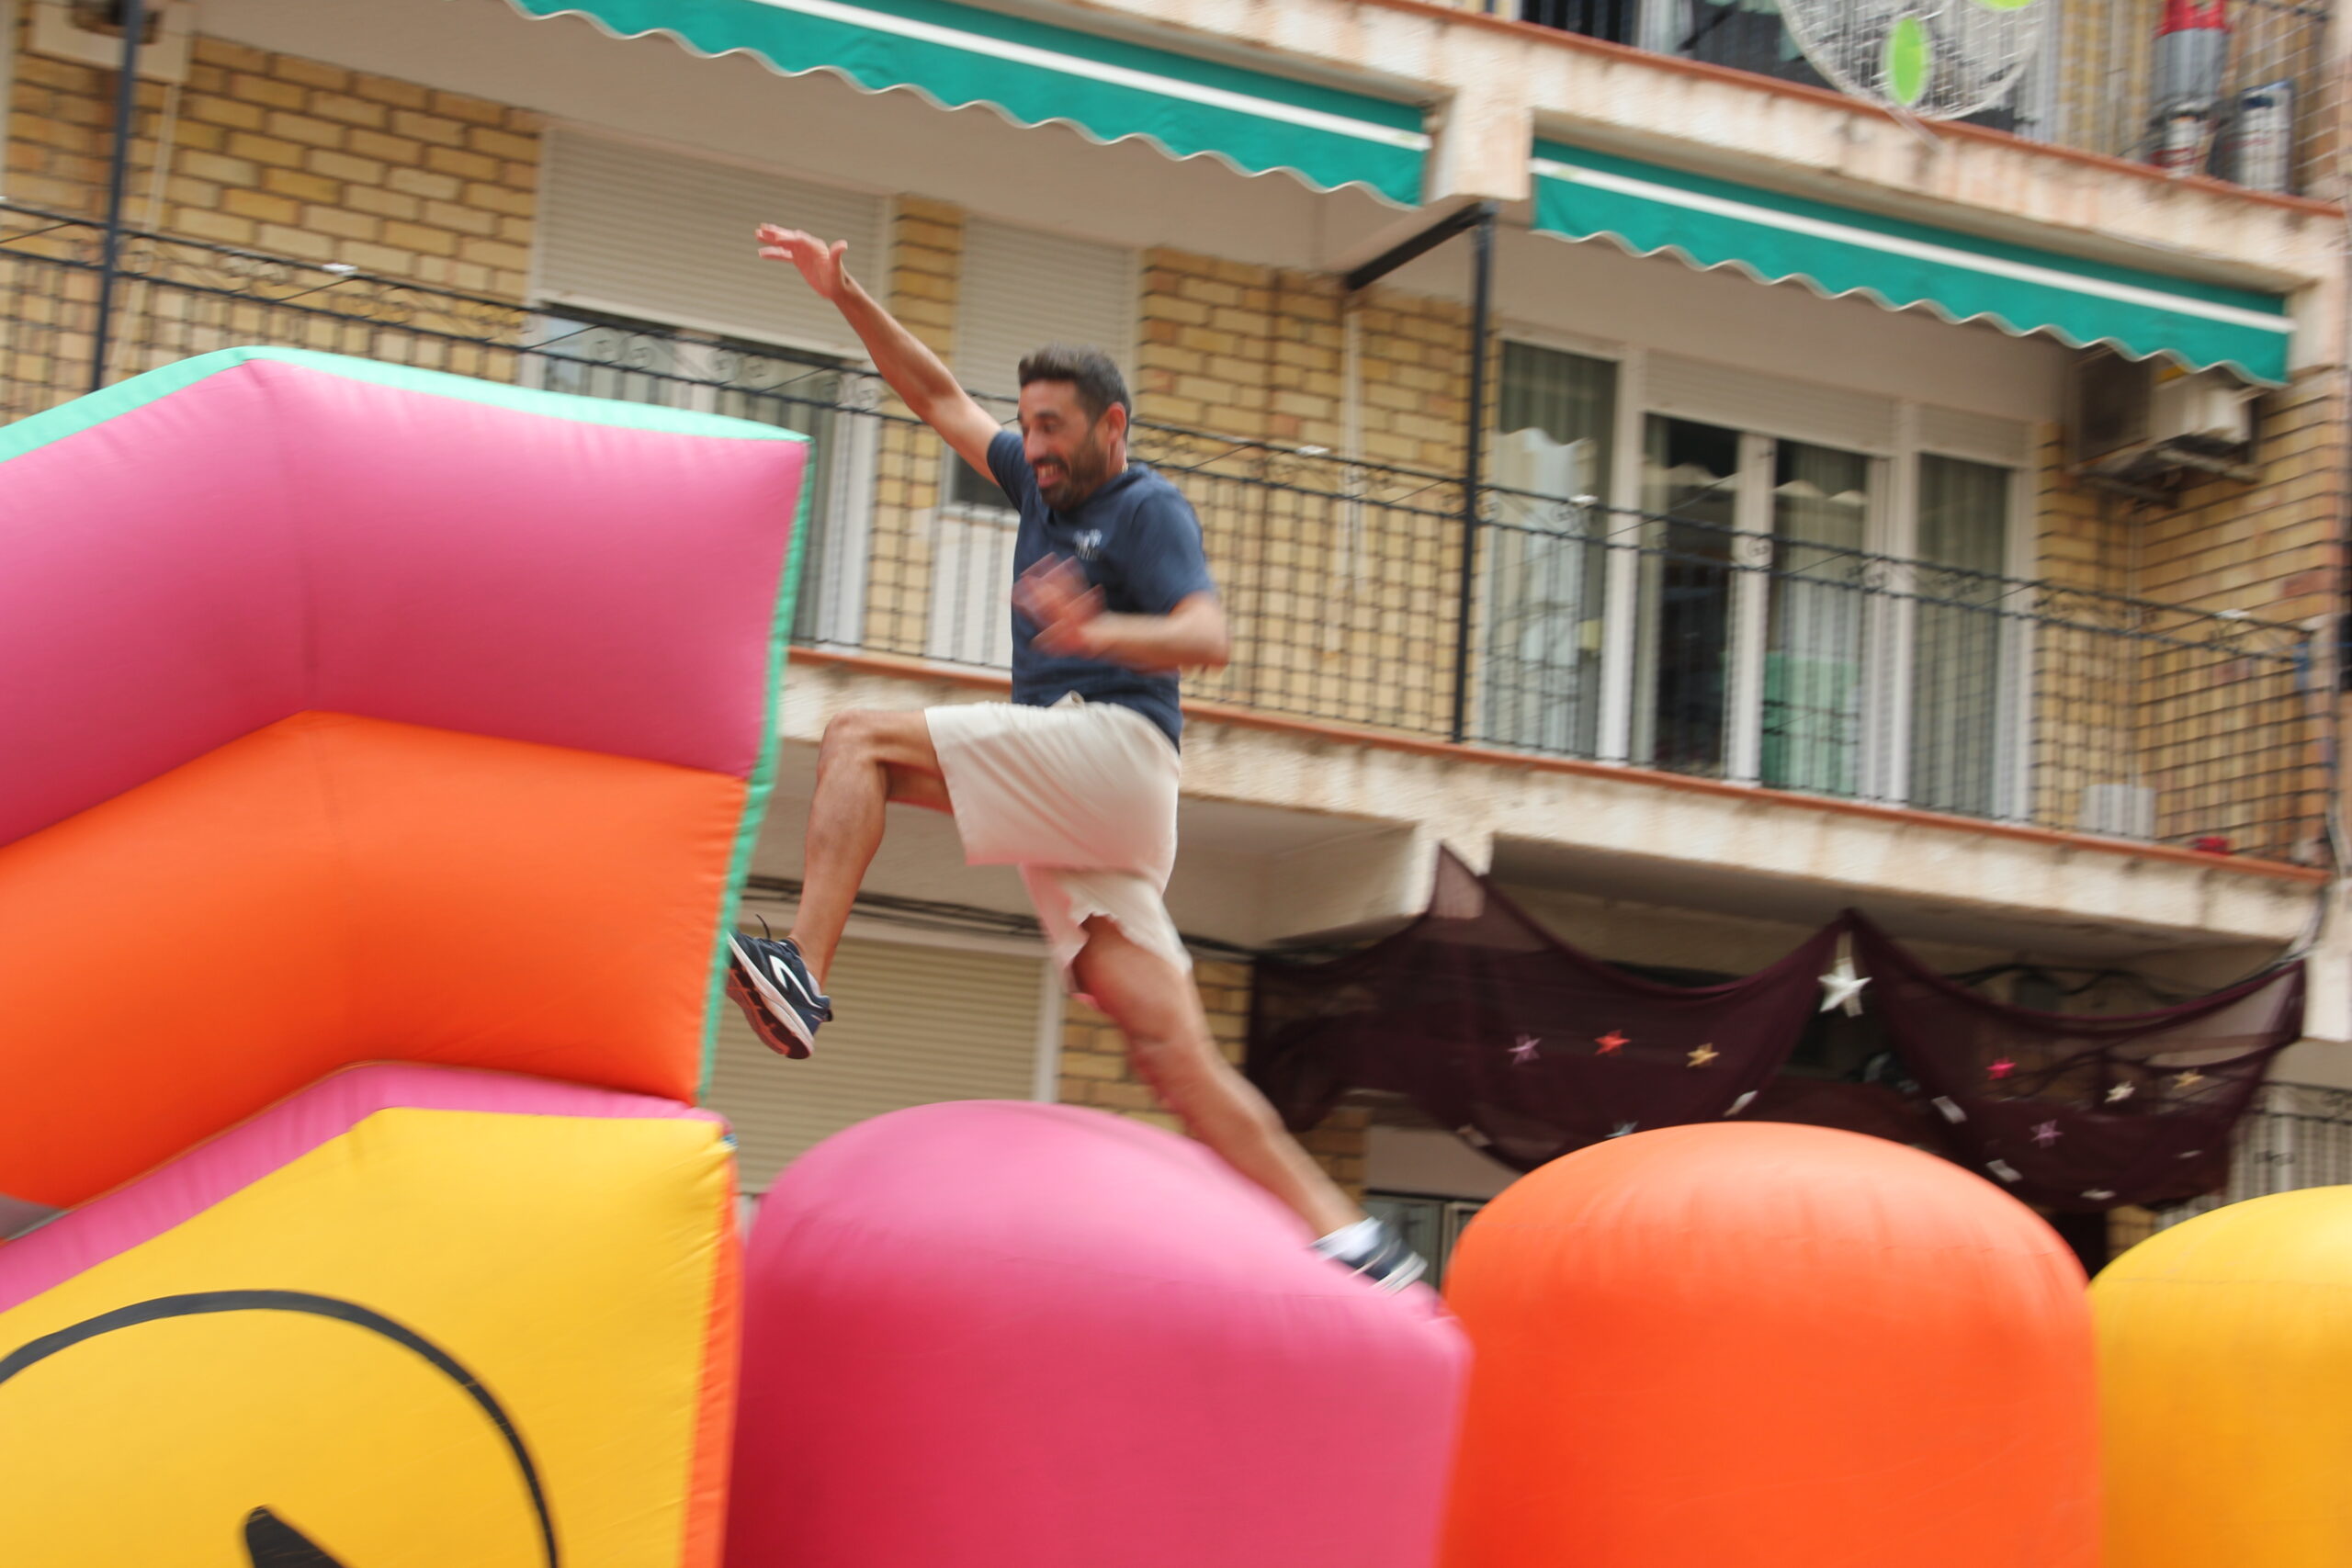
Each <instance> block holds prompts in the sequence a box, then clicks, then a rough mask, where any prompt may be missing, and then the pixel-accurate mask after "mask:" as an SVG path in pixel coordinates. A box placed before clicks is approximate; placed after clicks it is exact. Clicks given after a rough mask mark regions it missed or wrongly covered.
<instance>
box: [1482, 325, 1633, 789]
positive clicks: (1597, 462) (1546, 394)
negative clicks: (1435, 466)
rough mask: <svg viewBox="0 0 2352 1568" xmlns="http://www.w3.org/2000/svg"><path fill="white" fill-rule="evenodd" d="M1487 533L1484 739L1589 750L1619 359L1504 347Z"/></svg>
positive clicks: (1595, 730) (1596, 711)
mask: <svg viewBox="0 0 2352 1568" xmlns="http://www.w3.org/2000/svg"><path fill="white" fill-rule="evenodd" d="M1500 390H1501V396H1500V398H1499V400H1498V407H1497V410H1496V412H1497V424H1498V436H1497V439H1496V442H1495V448H1494V456H1493V461H1492V463H1491V464H1490V465H1489V469H1488V473H1489V478H1490V482H1491V483H1492V484H1493V485H1494V486H1495V487H1496V491H1495V493H1494V494H1493V496H1492V497H1491V498H1490V502H1491V504H1490V511H1489V513H1488V515H1489V517H1490V519H1491V525H1490V526H1489V527H1488V528H1487V530H1486V535H1485V538H1484V539H1483V541H1482V543H1481V549H1482V552H1483V558H1482V562H1481V564H1482V567H1483V571H1482V574H1481V575H1482V576H1483V578H1484V580H1485V589H1486V592H1485V603H1486V607H1487V628H1486V639H1485V640H1486V652H1487V658H1486V662H1485V667H1484V669H1483V671H1482V672H1481V674H1482V681H1481V686H1480V691H1481V694H1482V699H1483V700H1482V707H1483V710H1484V725H1483V728H1484V733H1485V738H1486V739H1490V740H1497V741H1500V742H1501V743H1503V744H1505V745H1510V746H1527V747H1532V748H1535V749H1537V750H1544V751H1557V752H1566V753H1568V754H1571V755H1577V756H1590V755H1592V754H1593V750H1594V746H1595V743H1596V740H1597V739H1598V735H1599V727H1600V646H1601V637H1600V630H1601V618H1602V615H1603V614H1604V609H1605V605H1604V594H1603V584H1604V581H1605V577H1606V558H1607V554H1608V552H1607V550H1606V549H1605V548H1604V547H1602V546H1601V545H1600V543H1599V539H1600V536H1601V535H1602V534H1604V533H1605V531H1606V528H1607V513H1604V512H1601V511H1600V510H1599V509H1598V508H1597V507H1596V506H1594V505H1592V504H1590V501H1591V500H1597V499H1599V498H1601V497H1605V496H1606V495H1607V494H1608V493H1609V458H1610V446H1611V438H1612V436H1613V434H1614V432H1615V427H1616V423H1617V367H1616V366H1615V365H1613V364H1611V362H1610V361H1608V360H1605V359H1592V358H1588V357H1587V356H1585V355H1579V354H1566V353H1562V352H1560V351H1558V350H1555V349H1548V348H1539V347H1536V346H1534V345H1532V344H1519V343H1507V344H1504V345H1503V363H1502V378H1501V388H1500Z"/></svg>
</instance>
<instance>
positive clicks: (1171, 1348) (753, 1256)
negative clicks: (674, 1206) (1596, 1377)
mask: <svg viewBox="0 0 2352 1568" xmlns="http://www.w3.org/2000/svg"><path fill="white" fill-rule="evenodd" d="M1307 1239H1308V1238H1307V1235H1306V1230H1305V1228H1304V1227H1303V1226H1302V1225H1301V1224H1299V1222H1298V1221H1297V1220H1296V1219H1295V1218H1293V1217H1292V1216H1291V1215H1290V1213H1288V1212H1287V1211H1285V1210H1283V1208H1282V1207H1280V1206H1279V1205H1278V1204H1276V1203H1275V1202H1273V1201H1272V1200H1271V1199H1269V1198H1267V1197H1266V1196H1265V1195H1264V1194H1262V1193H1261V1192H1260V1191H1258V1190H1257V1189H1255V1188H1253V1187H1251V1186H1250V1185H1248V1184H1247V1183H1245V1182H1243V1181H1242V1180H1241V1179H1239V1178H1238V1177H1236V1176H1234V1175H1233V1174H1231V1173H1230V1172H1229V1171H1227V1169H1226V1168H1224V1167H1223V1166H1222V1165H1220V1164H1219V1163H1218V1162H1217V1161H1216V1159H1215V1158H1214V1157H1212V1156H1210V1155H1209V1154H1208V1153H1207V1152H1206V1151H1204V1150H1203V1149H1202V1148H1200V1147H1199V1146H1197V1145H1193V1144H1191V1143H1188V1142H1186V1141H1185V1140H1183V1139H1182V1138H1178V1137H1174V1136H1172V1135H1170V1134H1166V1133H1162V1132H1159V1131H1156V1130H1155V1129H1152V1128H1150V1127H1147V1126H1142V1125H1139V1124H1137V1123H1136V1122H1129V1121H1124V1120H1121V1119H1119V1118H1117V1117H1113V1116H1108V1115H1104V1114H1103V1113H1101V1112H1099V1111H1080V1110H1075V1109H1072V1108H1070V1107H1067V1106H1053V1105H1030V1104H1020V1103H1012V1102H1002V1101H965V1102H962V1103H958V1104H949V1105H931V1106H922V1107H919V1108H917V1109H915V1110H912V1111H899V1112H898V1113H896V1114H894V1115H889V1116H885V1117H881V1118H878V1119H876V1120H875V1121H872V1122H865V1123H864V1124H862V1125H860V1126H857V1127H854V1128H852V1129H850V1130H849V1131H848V1132H846V1133H843V1134H840V1135H839V1136H837V1137H834V1138H831V1139H830V1140H828V1141H827V1142H826V1143H825V1144H823V1145H820V1147H818V1148H816V1149H814V1150H812V1151H810V1152H809V1154H808V1155H806V1156H802V1157H801V1159H800V1160H799V1161H798V1163H797V1164H796V1165H794V1166H793V1167H792V1168H791V1169H790V1170H789V1171H787V1172H786V1175H785V1176H784V1178H783V1179H781V1180H780V1181H778V1182H777V1183H776V1185H775V1188H774V1189H773V1190H770V1192H769V1194H768V1197H767V1200H766V1202H765V1204H764V1205H763V1210H762V1213H761V1215H760V1219H759V1221H758V1224H756V1226H755V1227H754V1229H753V1232H752V1240H751V1246H750V1252H749V1257H748V1258H747V1260H746V1271H745V1317H744V1354H743V1377H742V1387H741V1404H740V1411H741V1416H740V1424H739V1426H738V1428H737V1438H736V1459H735V1486H734V1495H733V1499H732V1505H731V1513H730V1517H729V1539H728V1551H727V1561H728V1562H729V1565H730V1568H820V1565H822V1568H851V1565H854V1568H943V1565H945V1564H954V1565H955V1568H1313V1565H1316V1564H1324V1563H1329V1564H1346V1565H1348V1568H1428V1565H1429V1564H1430V1562H1431V1561H1432V1559H1433V1557H1434V1555H1435V1551H1436V1536H1437V1528H1438V1520H1439V1512H1440V1506H1441V1503H1442V1494H1443V1491H1444V1486H1445V1480H1446V1471H1447V1466H1448V1464H1449V1463H1450V1461H1451V1456H1452V1451H1453V1436H1454V1425H1455V1418H1456V1413H1457V1406H1458V1404H1459V1399H1460V1394H1461V1391H1462V1386H1463V1381H1464V1371H1465V1369H1466V1364H1467V1360H1468V1348H1467V1346H1466V1344H1465V1343H1464V1340H1463V1338H1462V1337H1461V1335H1460V1333H1459V1331H1458V1330H1457V1329H1456V1328H1455V1326H1454V1325H1453V1320H1452V1319H1451V1318H1450V1317H1448V1316H1447V1315H1446V1314H1445V1312H1444V1309H1443V1307H1442V1306H1441V1305H1440V1304H1439V1303H1438V1300H1437V1298H1436V1296H1434V1295H1433V1294H1431V1293H1430V1292H1427V1291H1424V1290H1420V1289H1418V1288H1417V1289H1415V1290H1413V1291H1411V1292H1407V1293H1405V1294H1402V1295H1397V1296H1387V1295H1382V1294H1380V1293H1379V1292H1375V1291H1374V1290H1373V1289H1371V1288H1370V1287H1369V1286H1366V1285H1364V1284H1363V1283H1361V1282H1360V1281H1358V1280H1355V1279H1353V1278H1351V1277H1350V1276H1349V1275H1347V1274H1345V1273H1343V1272H1342V1271H1341V1270H1340V1269H1337V1268H1335V1267H1333V1266H1332V1265H1331V1264H1329V1263H1326V1262H1324V1261H1322V1260H1321V1259H1319V1258H1316V1257H1314V1256H1313V1255H1312V1254H1311V1253H1309V1252H1308V1250H1307V1246H1306V1243H1307Z"/></svg>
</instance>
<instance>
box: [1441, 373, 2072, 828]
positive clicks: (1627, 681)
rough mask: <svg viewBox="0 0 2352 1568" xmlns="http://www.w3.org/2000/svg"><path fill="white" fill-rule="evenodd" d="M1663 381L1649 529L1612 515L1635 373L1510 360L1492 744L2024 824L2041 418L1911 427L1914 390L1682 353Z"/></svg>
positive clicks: (1486, 687) (1652, 424)
mask: <svg viewBox="0 0 2352 1568" xmlns="http://www.w3.org/2000/svg"><path fill="white" fill-rule="evenodd" d="M1642 364H1643V367H1644V368H1643V370H1642V372H1641V375H1640V379H1639V383H1638V384H1639V385H1640V386H1641V388H1642V396H1643V398H1644V400H1645V402H1647V403H1648V404H1649V405H1650V408H1651V410H1652V411H1653V412H1647V413H1645V414H1644V415H1643V416H1642V417H1641V419H1640V420H1639V421H1638V423H1636V424H1634V426H1633V428H1634V429H1638V430H1639V431H1640V433H1641V441H1640V446H1638V448H1635V449H1634V451H1633V452H1632V453H1631V457H1633V458H1634V460H1635V461H1636V462H1637V465H1638V473H1639V482H1638V485H1637V486H1634V487H1633V496H1634V497H1638V500H1637V501H1636V502H1635V504H1636V505H1637V507H1638V512H1637V513H1622V512H1614V511H1611V508H1610V506H1609V505H1608V504H1607V502H1608V501H1609V498H1610V497H1611V495H1612V494H1622V493H1623V491H1617V490H1613V489H1612V485H1613V483H1614V480H1613V475H1614V473H1615V471H1616V470H1617V468H1619V467H1620V465H1622V464H1623V463H1624V462H1625V461H1626V458H1627V456H1628V455H1627V454H1625V453H1622V452H1621V453H1616V454H1615V455H1614V457H1612V448H1615V447H1616V446H1618V445H1619V443H1620V442H1621V440H1623V437H1622V436H1621V435H1620V434H1619V430H1620V426H1621V423H1623V422H1621V420H1620V417H1619V404H1620V399H1621V381H1622V377H1623V372H1621V369H1620V367H1619V366H1618V365H1616V364H1615V363H1613V362H1611V361H1610V360H1606V359H1600V358H1596V357H1593V356H1590V355H1579V354H1570V353H1565V352H1562V351H1559V350H1556V349H1551V348H1545V347H1540V346H1536V345H1532V344H1524V343H1507V344H1505V345H1504V349H1503V355H1502V367H1501V377H1500V388H1499V397H1498V419H1497V426H1498V429H1497V434H1496V436H1495V451H1494V458H1493V461H1492V463H1491V464H1490V466H1489V468H1488V473H1489V476H1490V479H1491V483H1492V485H1493V489H1492V491H1491V492H1490V493H1489V494H1488V495H1487V498H1486V501H1485V508H1486V517H1487V527H1486V529H1485V531H1484V534H1483V536H1482V542H1481V546H1480V555H1479V573H1480V582H1479V587H1480V596H1479V604H1480V606H1481V609H1480V621H1479V624H1478V637H1479V642H1478V648H1479V652H1480V655H1481V658H1480V662H1479V665H1478V670H1477V688H1476V689H1477V694H1478V701H1479V708H1478V734H1479V736H1480V737H1481V739H1488V740H1493V741H1496V742H1498V743H1500V744H1503V745H1507V746H1517V747H1524V748H1527V749H1530V750H1544V751H1553V752H1559V753H1563V754H1566V755H1570V756H1582V757H1600V758H1610V759H1613V760H1623V761H1629V762H1632V763H1634V764H1635V765H1637V766H1644V767H1654V768H1660V769H1666V770H1669V771H1673V772H1677V773H1697V774H1702V775H1704V776H1708V777H1714V778H1723V779H1728V780H1733V781H1736V782H1740V783H1751V784H1763V785H1766V786H1768V787H1771V788H1779V789H1792V790H1803V791H1805V792H1807V793H1809V794H1816V795H1845V796H1853V797H1860V798H1864V799H1871V800H1900V801H1906V802H1909V803H1912V804H1917V805H1919V806H1923V807H1930V808H1932V809H1937V810H1945V811H1954V812H1961V813H1965V814H1969V815H1974V816H1990V817H2001V816H2004V815H2007V814H2008V813H2010V812H2011V811H2013V810H2014V809H2015V808H2016V805H2017V801H2018V781H2017V779H2016V778H2015V776H2014V775H2015V773H2016V771H2017V768H2018V759H2019V756H2020V754H2021V739H2020V733H2019V730H2018V720H2019V716H2020V713H2021V709H2022V705H2023V704H2024V702H2025V700H2026V696H2025V688H2026V685H2027V682H2025V680H2024V679H2023V676H2022V674H2021V671H2022V670H2023V668H2024V664H2025V660H2026V656H2027V654H2028V652H2029V648H2028V640H2029V633H2028V628H2027V627H2026V626H2025V624H2024V623H2023V622H2022V621H2021V620H2019V619H2018V617H2016V616H2014V615H2008V614H2007V613H2005V609H2004V605H2005V604H2006V599H2005V596H2006V595H2007V593H2008V592H2010V584H2009V582H2008V581H2007V579H2006V577H2005V576H2004V575H2003V574H2004V573H2005V571H2006V570H2007V550H2008V540H2009V535H2010V529H2011V525H2012V513H2013V508H2014V506H2015V504H2016V502H2015V500H2014V491H2015V487H2016V479H2017V468H2016V466H2015V465H2017V464H2020V463H2022V462H2024V461H2025V460H2026V451H2027V446H2026V443H2027V432H2026V431H2025V429H2024V427H2023V426H2020V425H2017V424H2015V423H2013V422H2008V421H2004V420H2000V419H1996V418H1992V417H1989V416H1984V415H1977V414H1969V413H1962V412H1957V411H1952V410H1944V409H1934V408H1926V407H1921V408H1917V409H1916V410H1915V411H1914V412H1913V414H1912V415H1909V416H1905V415H1901V414H1900V413H1899V411H1898V409H1897V407H1896V405H1895V404H1894V402H1893V401H1892V400H1887V399H1883V398H1874V397H1871V396H1869V395H1866V394H1862V393H1860V392H1854V391H1848V390H1842V389H1836V388H1828V387H1807V386H1801V385H1799V384H1796V383H1793V382H1787V381H1783V380H1781V379H1779V378H1773V377H1770V376H1764V375H1759V374H1756V373H1752V372H1748V371H1744V370H1736V369H1734V368H1731V367H1723V366H1713V365H1707V364H1703V363H1702V362H1699V361H1694V360H1684V359H1679V358H1676V357H1674V356H1671V355H1660V354H1651V355H1645V356H1644V357H1643V360H1642ZM1759 425H1760V426H1766V427H1770V426H1773V425H1778V426H1781V428H1782V429H1783V430H1790V431H1795V432H1803V433H1807V434H1810V435H1811V436H1812V437H1813V438H1811V439H1803V438H1798V437H1797V436H1796V435H1793V434H1764V433H1762V432H1760V431H1759V430H1758V428H1757V427H1758V426H1759ZM1626 434H1631V432H1630V430H1629V431H1627V433H1626ZM1939 448H1940V449H1939ZM1954 452H1973V453H1978V454H1982V455H1983V456H1984V457H1994V456H1998V457H2002V458H2004V459H2006V460H2005V461H1999V462H1993V461H1985V460H1982V458H1981V457H1959V456H1954V455H1952V454H1953V453H1954ZM1629 477H1630V476H1629ZM1905 497H1907V498H1909V500H1908V503H1907V506H1906V507H1905V511H1904V513H1903V514H1900V515H1898V514H1897V503H1898V502H1899V501H1900V500H1901V499H1902V498H1905ZM1628 499H1632V498H1631V497H1629V498H1628Z"/></svg>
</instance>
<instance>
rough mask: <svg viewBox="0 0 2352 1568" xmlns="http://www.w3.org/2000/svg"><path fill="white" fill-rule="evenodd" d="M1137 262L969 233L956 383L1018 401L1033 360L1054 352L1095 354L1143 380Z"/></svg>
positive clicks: (973, 229) (1062, 244) (994, 230)
mask: <svg viewBox="0 0 2352 1568" xmlns="http://www.w3.org/2000/svg"><path fill="white" fill-rule="evenodd" d="M1135 337H1136V269H1135V256H1134V254H1133V253H1132V252H1128V251H1123V250H1120V249H1118V248H1117V247H1115V246H1113V245H1097V244H1092V243H1088V242H1087V241H1084V240H1070V239H1065V238H1063V237H1062V236H1060V235H1058V234H1040V233H1038V232H1036V231H1034V230H1029V229H1014V228H1011V227H1009V226H1007V225H1005V224H1002V223H991V222H989V221H987V220H984V219H975V220H972V221H971V222H969V223H967V224H966V225H965V228H964V271H963V281H962V284H961V285H960V287H959V288H958V290H957V305H956V367H955V368H956V378H957V379H959V380H961V381H962V382H963V383H964V385H965V386H967V387H968V388H970V389H973V390H974V391H977V392H984V393H987V394H989V396H991V397H1000V398H1003V399H1006V400H1011V399H1012V398H1013V397H1015V396H1017V395H1018V394H1019V392H1020V390H1021V386H1020V375H1019V371H1020V366H1021V361H1022V358H1023V355H1027V354H1028V353H1029V352H1030V351H1031V350H1032V349H1035V348H1037V347H1039V346H1041V345H1042V344H1048V343H1072V344H1092V345H1093V346H1094V347H1096V348H1099V349H1101V350H1103V352H1104V353H1106V354H1108V355H1110V356H1111V357H1112V359H1114V361H1116V362H1117V364H1118V367H1119V368H1120V369H1121V370H1122V371H1124V372H1125V373H1127V374H1128V375H1133V374H1134V366H1135Z"/></svg>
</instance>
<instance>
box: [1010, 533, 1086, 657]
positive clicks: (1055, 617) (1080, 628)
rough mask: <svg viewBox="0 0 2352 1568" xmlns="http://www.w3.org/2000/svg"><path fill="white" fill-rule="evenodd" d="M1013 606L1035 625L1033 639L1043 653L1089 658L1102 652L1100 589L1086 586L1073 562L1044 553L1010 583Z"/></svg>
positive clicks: (1084, 578)
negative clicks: (1035, 631) (1039, 559)
mask: <svg viewBox="0 0 2352 1568" xmlns="http://www.w3.org/2000/svg"><path fill="white" fill-rule="evenodd" d="M1012 607H1013V608H1014V609H1016V610H1018V611H1020V612H1021V613H1022V614H1023V615H1026V616H1028V617H1029V624H1030V625H1032V626H1035V627H1036V628H1037V635H1036V637H1034V638H1033V639H1032V641H1033V642H1034V643H1035V646H1036V647H1037V648H1039V649H1043V650H1044V651H1045V652H1047V653H1056V654H1071V655H1075V656H1077V657H1079V658H1092V657H1094V656H1095V655H1097V654H1099V653H1101V652H1102V651H1103V639H1102V637H1101V635H1100V634H1101V631H1102V629H1103V628H1102V626H1101V624H1100V623H1101V621H1102V616H1103V590H1101V589H1100V588H1089V587H1088V586H1087V585H1086V573H1084V572H1083V571H1080V570H1079V568H1078V564H1077V563H1076V562H1075V561H1069V560H1064V559H1063V558H1061V557H1059V556H1047V557H1046V558H1045V559H1043V560H1041V561H1039V562H1038V563H1037V564H1036V565H1035V566H1033V567H1031V568H1030V569H1029V570H1027V571H1024V572H1023V573H1022V574H1021V579H1020V581H1017V582H1015V583H1014V584H1013V585H1012Z"/></svg>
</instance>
